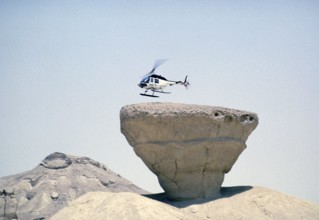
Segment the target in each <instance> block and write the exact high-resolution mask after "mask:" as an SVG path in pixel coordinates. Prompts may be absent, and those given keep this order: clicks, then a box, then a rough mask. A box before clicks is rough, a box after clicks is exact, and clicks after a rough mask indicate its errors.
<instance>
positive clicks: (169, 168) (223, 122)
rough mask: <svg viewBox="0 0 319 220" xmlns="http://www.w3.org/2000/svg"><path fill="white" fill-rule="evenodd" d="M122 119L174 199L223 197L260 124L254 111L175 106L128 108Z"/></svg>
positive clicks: (130, 138) (137, 149) (131, 141)
mask: <svg viewBox="0 0 319 220" xmlns="http://www.w3.org/2000/svg"><path fill="white" fill-rule="evenodd" d="M120 119H121V132H122V133H123V134H124V136H125V137H126V139H127V141H128V142H129V144H130V145H131V146H132V147H133V148H134V151H135V153H136V154H137V155H138V156H139V157H140V158H141V159H142V160H143V162H144V163H145V164H146V166H147V167H148V168H149V169H150V170H151V171H152V172H153V173H154V174H155V175H157V177H158V180H159V183H160V185H161V187H162V188H163V189H164V191H165V192H166V194H167V196H168V198H170V199H172V200H184V199H195V198H212V197H216V196H218V195H219V191H220V187H221V184H222V182H223V180H224V174H225V173H227V172H229V171H230V169H231V168H232V166H233V164H234V163H235V162H236V160H237V158H238V156H239V155H240V154H241V152H242V151H243V150H244V149H245V148H246V144H245V142H246V140H247V138H248V136H249V135H250V133H251V132H252V131H253V130H254V129H255V128H256V126H257V124H258V116H257V115H256V114H254V113H251V112H245V111H239V110H234V109H227V108H221V107H212V106H201V105H188V104H176V103H143V104H133V105H127V106H124V107H123V108H122V109H121V112H120Z"/></svg>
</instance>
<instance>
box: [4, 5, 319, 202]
mask: <svg viewBox="0 0 319 220" xmlns="http://www.w3.org/2000/svg"><path fill="white" fill-rule="evenodd" d="M318 24H319V2H318V1H311V0H305V1H294V0H291V1H284V0H279V1H274V0H269V1H245V0H244V1H235V0H233V1H208V0H207V1H205V0H200V1H190V0H185V1H178V0H163V1H153V0H149V1H144V0H137V1H122V0H117V1H112V0H110V1H98V0H92V1H81V0H80V1H72V0H71V1H61V0H57V1H43V0H39V1H34V0H30V1H12V0H2V1H0V176H1V177H2V176H7V175H13V174H18V173H21V172H23V171H27V170H31V169H33V168H34V167H35V166H37V165H38V164H39V163H40V162H41V160H43V159H44V158H45V157H46V156H47V155H49V154H51V153H53V152H63V153H65V154H70V155H76V156H88V157H90V158H92V159H94V160H97V161H99V162H101V163H104V164H105V165H106V166H107V167H108V168H109V169H111V170H113V171H114V172H116V173H119V174H120V175H121V176H123V177H125V178H127V179H129V180H130V181H132V182H133V183H134V184H136V185H138V186H140V187H141V188H144V189H145V190H148V191H150V192H152V193H157V192H162V191H163V190H162V189H161V187H160V186H159V184H158V181H157V178H156V176H155V175H154V174H153V173H151V171H149V170H148V168H147V167H146V166H145V165H144V164H143V162H142V161H141V159H140V158H138V157H137V156H136V155H135V153H134V151H133V148H132V147H131V146H130V145H129V144H128V142H127V141H126V139H125V137H124V136H123V135H122V134H121V132H120V119H119V112H120V110H121V108H122V107H123V106H125V105H129V104H134V103H144V102H154V101H156V102H176V103H188V104H199V105H210V106H222V107H227V108H234V109H239V110H246V111H251V112H255V113H257V114H258V117H259V125H258V126H257V128H256V130H255V131H253V133H252V134H251V135H250V137H249V138H248V140H247V148H246V149H245V151H243V153H242V154H241V155H240V157H239V158H238V160H237V162H236V163H235V164H234V166H233V168H232V170H231V171H230V172H229V173H228V174H226V175H225V180H224V183H223V186H238V185H253V186H265V187H268V188H271V189H273V190H276V191H279V192H282V193H285V194H288V195H292V196H295V197H298V198H301V199H304V200H309V201H314V202H317V203H319V190H318V184H319V169H318V167H319V160H318V156H319V146H318V145H319V141H318V137H317V136H318V135H319V132H318V130H319V129H318V125H319V114H318V109H319V86H318V85H319V62H318V61H319V28H318ZM166 58H167V59H169V60H168V61H167V62H166V63H165V64H163V65H162V66H160V67H159V68H158V69H157V70H156V73H158V74H161V75H163V76H165V77H166V78H168V79H171V80H183V79H184V77H185V75H188V76H189V80H190V83H191V87H190V88H189V89H188V90H186V89H184V88H183V87H182V86H175V87H169V88H167V90H166V91H169V92H172V94H170V95H167V94H162V95H161V96H160V98H157V99H154V98H149V97H143V96H140V95H139V93H140V92H143V90H141V89H140V88H139V87H138V86H137V84H138V83H139V81H140V80H141V77H142V76H143V75H144V74H146V73H148V72H149V71H150V70H151V69H152V67H153V64H154V62H155V60H157V59H166ZM137 129H138V128H137Z"/></svg>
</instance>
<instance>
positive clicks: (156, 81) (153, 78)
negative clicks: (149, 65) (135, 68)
mask: <svg viewBox="0 0 319 220" xmlns="http://www.w3.org/2000/svg"><path fill="white" fill-rule="evenodd" d="M166 61H167V59H162V60H156V61H155V63H154V66H153V69H152V70H151V71H150V72H149V73H147V74H146V75H144V76H143V79H142V80H141V82H140V83H139V84H137V85H138V86H139V87H141V88H142V89H145V92H144V93H140V95H142V96H148V97H153V98H158V97H159V96H158V95H154V93H163V94H170V92H165V91H164V90H163V89H164V88H165V87H167V86H173V85H176V84H178V85H183V86H185V88H188V86H189V85H190V84H189V82H188V76H186V77H185V79H184V81H172V80H167V79H166V78H165V77H163V76H161V75H157V74H155V70H156V69H157V68H158V67H159V66H160V65H162V64H163V63H164V62H166ZM149 90H151V91H152V92H153V93H152V94H147V92H148V91H149Z"/></svg>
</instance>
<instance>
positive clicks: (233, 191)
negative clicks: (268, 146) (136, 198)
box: [143, 186, 253, 208]
mask: <svg viewBox="0 0 319 220" xmlns="http://www.w3.org/2000/svg"><path fill="white" fill-rule="evenodd" d="M252 188H253V187H252V186H231V187H222V188H221V191H220V194H221V195H220V196H218V197H215V198H209V199H194V200H184V201H172V200H170V199H168V197H167V195H166V194H165V193H158V194H145V195H143V196H145V197H147V198H150V199H153V200H156V201H159V202H163V203H166V204H168V205H171V206H174V207H176V208H185V207H188V206H191V205H199V204H204V203H207V202H211V201H214V200H218V199H223V198H229V197H232V196H235V195H237V194H240V193H243V192H246V191H248V190H251V189H252Z"/></svg>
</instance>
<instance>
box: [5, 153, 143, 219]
mask: <svg viewBox="0 0 319 220" xmlns="http://www.w3.org/2000/svg"><path fill="white" fill-rule="evenodd" d="M92 191H107V192H135V193H147V192H146V191H145V190H142V189H140V188H138V187H137V186H135V185H134V184H132V183H131V182H130V181H128V180H126V179H124V178H123V177H121V176H120V175H118V174H116V173H114V172H112V171H111V170H110V169H108V168H107V167H106V166H105V165H103V164H101V163H99V162H97V161H94V160H92V159H90V158H88V157H75V156H70V155H66V154H63V153H53V154H50V155H49V156H47V157H46V158H45V159H44V160H43V161H42V162H41V163H40V164H39V165H38V166H37V167H35V168H34V169H33V170H31V171H27V172H24V173H22V174H17V175H14V176H8V177H2V178H0V208H1V210H0V219H47V218H48V217H50V216H51V215H53V214H54V213H55V212H57V211H58V210H59V209H61V208H63V207H65V206H66V205H67V204H68V203H69V202H70V201H72V200H74V199H76V198H78V197H79V196H81V195H83V194H85V193H87V192H92ZM63 219H65V218H63Z"/></svg>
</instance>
